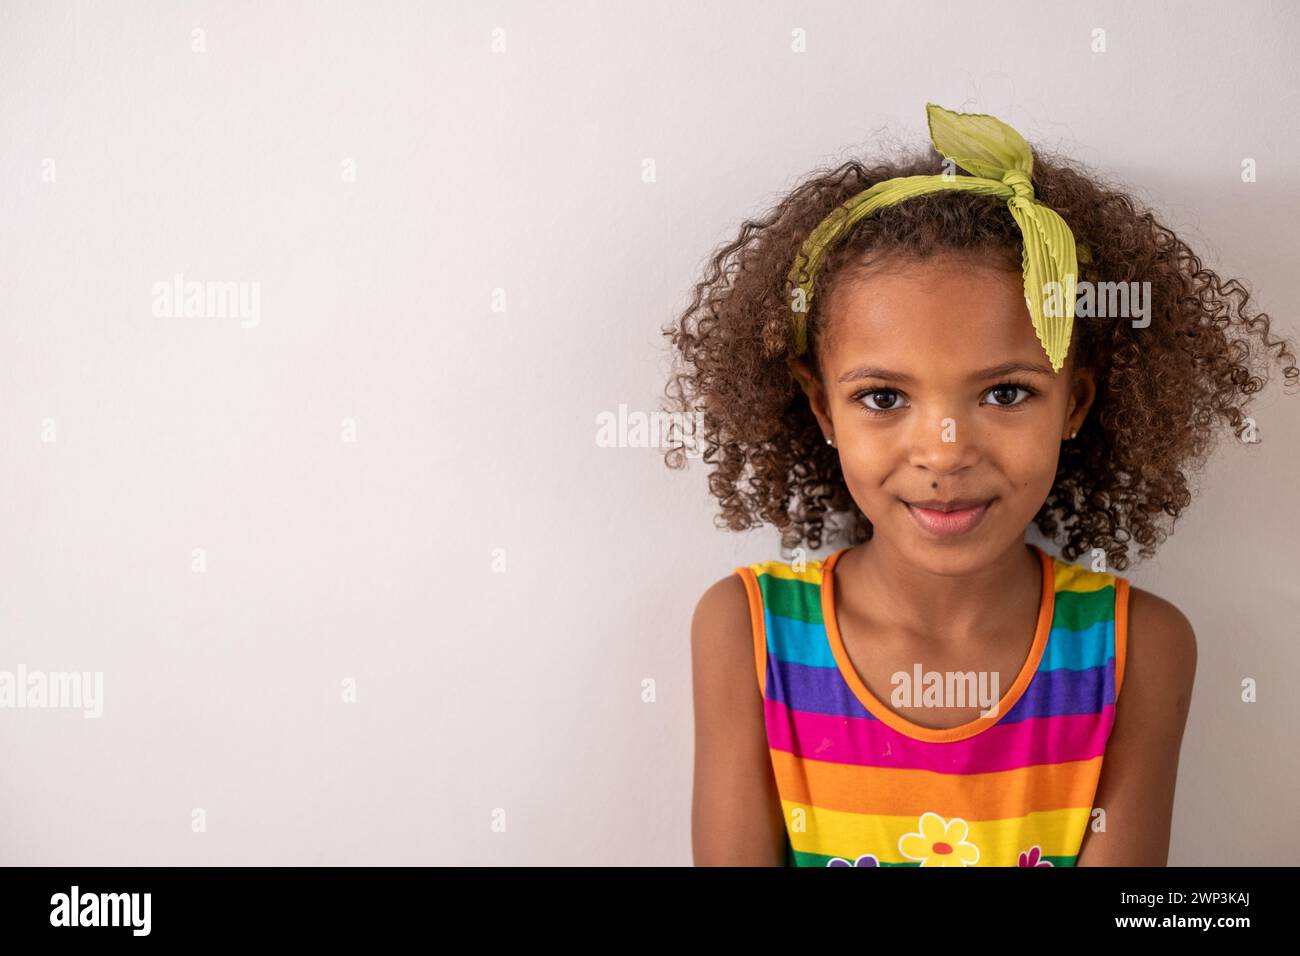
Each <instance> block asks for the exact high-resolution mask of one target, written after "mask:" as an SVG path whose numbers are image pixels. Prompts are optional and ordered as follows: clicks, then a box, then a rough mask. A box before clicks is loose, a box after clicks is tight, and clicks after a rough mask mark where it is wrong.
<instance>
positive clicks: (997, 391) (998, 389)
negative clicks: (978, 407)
mask: <svg viewBox="0 0 1300 956" xmlns="http://www.w3.org/2000/svg"><path fill="white" fill-rule="evenodd" d="M1016 392H1024V393H1025V397H1024V398H1023V399H1021V400H1019V401H1017V400H1016ZM988 394H989V395H993V396H1000V397H995V398H994V399H993V402H992V404H994V405H997V406H998V407H999V408H1015V407H1016V406H1018V405H1023V404H1024V403H1025V402H1027V401H1028V400H1029V397H1030V396H1031V395H1033V394H1034V390H1033V389H1032V388H1030V387H1029V386H1027V385H1017V384H1016V383H1015V382H1003V383H1002V384H1001V385H994V386H993V387H992V388H990V389H989V390H988ZM1003 399H1006V400H1005V401H1003Z"/></svg>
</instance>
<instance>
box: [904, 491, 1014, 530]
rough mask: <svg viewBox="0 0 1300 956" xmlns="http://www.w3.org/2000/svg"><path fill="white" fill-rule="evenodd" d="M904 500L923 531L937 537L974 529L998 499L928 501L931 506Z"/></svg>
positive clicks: (908, 510) (913, 518)
mask: <svg viewBox="0 0 1300 956" xmlns="http://www.w3.org/2000/svg"><path fill="white" fill-rule="evenodd" d="M898 500H899V501H902V502H903V504H904V505H905V506H906V508H907V513H908V514H910V515H911V516H912V520H913V521H915V522H916V523H917V525H918V526H919V527H920V528H921V530H922V531H925V532H926V533H927V534H930V535H934V536H936V537H944V538H947V537H952V536H955V535H962V534H967V533H969V532H970V531H973V530H974V529H975V527H976V526H977V525H979V523H980V522H981V521H983V520H984V515H985V514H986V513H987V512H988V510H989V507H990V506H991V505H992V504H993V503H994V502H995V501H997V499H996V498H990V499H988V500H987V501H983V502H979V503H967V502H960V501H953V502H947V503H935V502H927V504H929V505H930V507H922V506H921V505H914V504H912V503H911V502H910V501H903V499H902V498H900V499H898Z"/></svg>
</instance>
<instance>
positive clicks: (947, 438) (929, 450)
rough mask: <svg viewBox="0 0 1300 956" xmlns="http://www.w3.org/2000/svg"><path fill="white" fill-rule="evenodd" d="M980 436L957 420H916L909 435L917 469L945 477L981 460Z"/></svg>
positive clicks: (928, 417)
mask: <svg viewBox="0 0 1300 956" xmlns="http://www.w3.org/2000/svg"><path fill="white" fill-rule="evenodd" d="M976 437H977V436H976V435H975V434H974V432H973V431H971V429H970V428H969V427H968V426H966V425H964V424H963V423H962V422H961V421H960V420H958V419H957V418H955V417H952V416H948V417H939V418H936V417H934V416H920V415H918V416H916V418H915V419H914V420H913V422H912V427H911V429H910V431H909V432H908V435H907V441H908V442H909V443H910V444H909V449H908V453H909V456H910V461H911V463H912V464H913V465H916V466H917V467H920V468H925V469H926V470H927V471H932V472H934V473H935V474H936V475H945V474H948V473H949V472H954V471H958V470H960V469H962V468H965V467H968V466H969V465H971V464H973V463H974V462H975V461H977V460H978V459H979V449H978V447H977V442H976V440H975V439H976Z"/></svg>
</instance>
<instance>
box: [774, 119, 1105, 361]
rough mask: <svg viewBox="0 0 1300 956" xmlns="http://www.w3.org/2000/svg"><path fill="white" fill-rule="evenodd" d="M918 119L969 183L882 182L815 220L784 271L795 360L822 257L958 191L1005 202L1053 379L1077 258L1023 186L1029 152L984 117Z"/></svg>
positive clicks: (1069, 317) (1052, 215) (1065, 229)
mask: <svg viewBox="0 0 1300 956" xmlns="http://www.w3.org/2000/svg"><path fill="white" fill-rule="evenodd" d="M925 112H926V118H927V119H928V121H929V127H930V140H931V142H933V143H934V148H935V149H937V150H938V151H939V152H940V153H942V154H943V156H944V157H945V158H947V159H949V160H951V161H952V162H954V163H956V164H957V165H958V166H960V167H961V168H962V169H964V170H966V171H967V172H968V173H970V174H971V175H969V176H958V175H955V174H952V173H943V174H941V175H937V176H899V177H897V178H895V179H887V180H885V181H884V182H880V183H876V185H874V186H872V187H871V188H870V189H866V190H864V191H862V192H860V193H858V194H857V195H856V196H854V197H853V198H852V199H849V200H848V201H846V202H844V203H841V204H840V205H839V206H836V207H835V209H834V210H833V211H832V212H831V213H830V215H828V216H827V217H826V218H825V219H823V220H822V222H821V224H820V225H818V226H817V228H816V229H814V230H813V231H812V233H811V234H809V236H808V238H807V239H806V240H805V241H804V244H803V247H802V249H801V250H800V253H799V256H798V257H797V258H796V259H795V261H794V265H793V266H792V267H791V268H790V273H789V282H790V296H791V304H790V311H791V318H792V322H791V325H792V331H793V336H792V339H793V349H794V354H795V355H802V354H803V353H804V352H806V351H807V350H808V329H807V315H808V309H809V306H810V304H811V301H812V287H813V280H814V278H815V276H816V274H817V269H818V267H819V266H820V265H821V260H822V257H823V256H824V255H825V254H826V251H827V249H829V248H830V247H831V246H832V245H834V244H835V242H837V241H838V240H839V239H841V238H842V237H843V236H844V235H846V234H847V233H848V231H849V228H850V227H851V226H852V225H853V224H854V223H856V222H857V221H858V220H859V219H862V218H863V217H864V216H868V215H870V214H871V213H873V212H875V211H876V210H878V209H881V208H883V207H885V206H890V205H893V204H894V203H896V202H901V201H903V200H904V199H911V198H912V197H914V196H921V195H924V194H926V193H931V192H936V191H938V190H940V189H960V190H963V191H965V192H972V193H980V194H982V195H986V196H1000V197H1003V198H1005V199H1006V200H1007V206H1008V207H1009V208H1010V210H1011V215H1012V216H1013V217H1014V218H1015V220H1016V225H1018V226H1019V227H1020V234H1021V237H1022V239H1023V246H1024V253H1023V257H1022V268H1023V271H1024V277H1025V304H1026V305H1027V306H1028V308H1029V316H1030V319H1031V320H1032V321H1033V323H1034V330H1035V331H1036V332H1037V333H1038V340H1039V341H1040V342H1041V343H1042V344H1043V349H1044V351H1046V352H1047V357H1048V359H1049V360H1051V363H1052V370H1053V371H1059V370H1060V368H1061V366H1062V365H1063V364H1064V363H1065V354H1066V352H1067V351H1068V350H1069V348H1070V329H1071V327H1072V326H1073V325H1074V300H1075V295H1076V291H1077V274H1078V256H1077V255H1076V249H1075V242H1074V234H1073V233H1071V232H1070V227H1069V226H1067V225H1066V224H1065V220H1064V219H1062V218H1061V217H1060V216H1059V215H1057V214H1056V212H1055V211H1053V210H1052V209H1050V208H1048V207H1047V206H1045V205H1043V204H1042V203H1041V202H1039V201H1038V200H1037V199H1035V198H1034V187H1033V185H1032V184H1031V182H1030V179H1031V177H1032V176H1033V172H1034V156H1033V153H1032V152H1031V151H1030V149H1029V144H1028V143H1026V142H1025V141H1024V139H1023V138H1022V137H1021V135H1020V134H1019V133H1017V132H1016V131H1015V130H1014V129H1012V128H1011V127H1010V126H1008V125H1007V124H1006V123H1003V122H1002V121H1001V120H999V119H997V118H995V117H992V116H988V115H986V114H984V113H953V112H951V111H949V110H946V109H944V108H943V107H941V106H936V105H935V104H933V103H927V104H926V105H925ZM1085 254H1086V253H1085ZM1045 298H1046V300H1047V302H1046V305H1045V303H1044V299H1045Z"/></svg>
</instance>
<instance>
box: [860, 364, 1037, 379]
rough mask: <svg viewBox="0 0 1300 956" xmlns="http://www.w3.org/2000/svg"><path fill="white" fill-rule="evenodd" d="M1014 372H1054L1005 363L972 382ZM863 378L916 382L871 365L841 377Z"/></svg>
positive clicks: (978, 374) (977, 374) (984, 371)
mask: <svg viewBox="0 0 1300 956" xmlns="http://www.w3.org/2000/svg"><path fill="white" fill-rule="evenodd" d="M1012 372H1025V373H1028V374H1030V375H1047V376H1049V377H1050V376H1051V374H1052V370H1051V369H1050V368H1048V367H1047V366H1046V365H1040V364H1038V363H1036V362H1003V363H1002V364H1000V365H994V366H991V367H989V368H984V369H980V370H979V371H978V372H972V373H971V375H970V377H971V379H972V380H975V379H984V378H996V377H997V376H999V375H1010V374H1011V373H1012ZM863 378H880V379H885V380H886V381H891V382H906V383H913V382H915V381H916V379H915V378H913V377H912V376H911V375H908V374H907V373H905V372H893V371H890V370H889V369H887V368H877V367H875V366H871V365H864V366H863V367H862V368H855V369H853V370H852V371H848V372H845V373H844V374H843V375H841V376H840V379H839V381H840V384H845V383H847V382H856V381H858V380H859V379H863Z"/></svg>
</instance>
